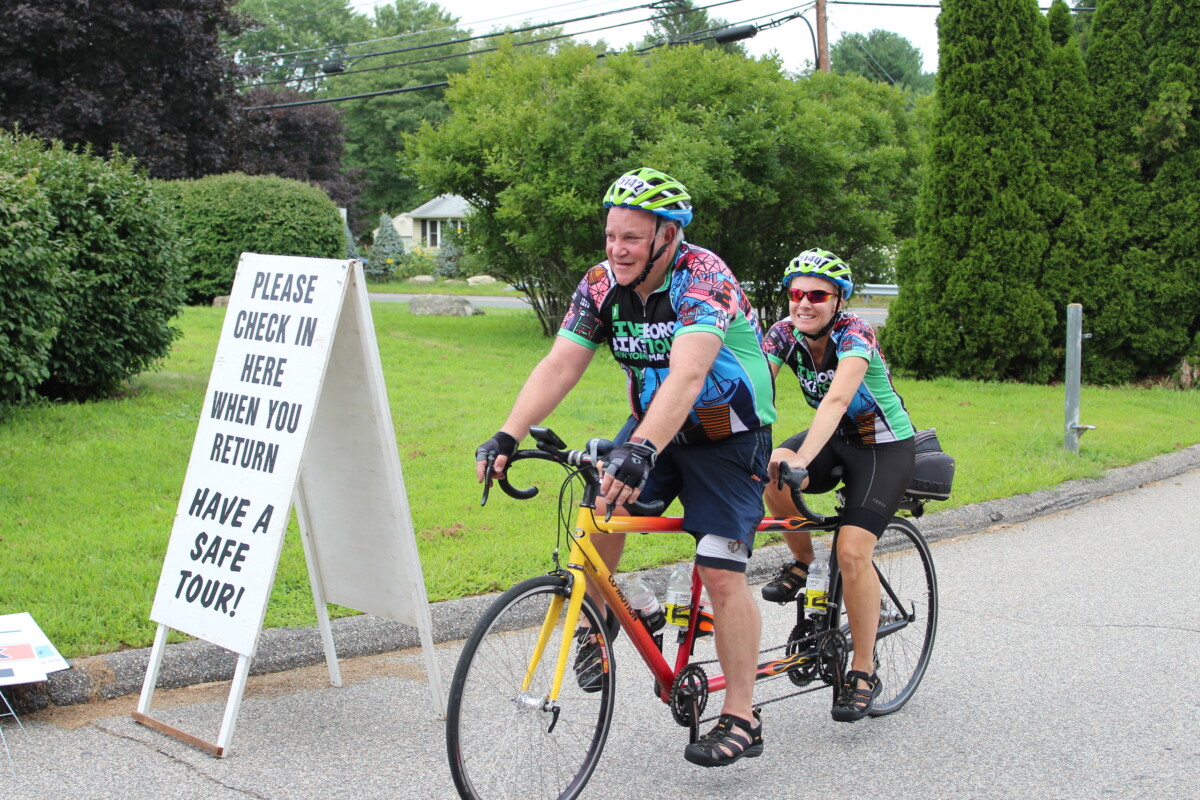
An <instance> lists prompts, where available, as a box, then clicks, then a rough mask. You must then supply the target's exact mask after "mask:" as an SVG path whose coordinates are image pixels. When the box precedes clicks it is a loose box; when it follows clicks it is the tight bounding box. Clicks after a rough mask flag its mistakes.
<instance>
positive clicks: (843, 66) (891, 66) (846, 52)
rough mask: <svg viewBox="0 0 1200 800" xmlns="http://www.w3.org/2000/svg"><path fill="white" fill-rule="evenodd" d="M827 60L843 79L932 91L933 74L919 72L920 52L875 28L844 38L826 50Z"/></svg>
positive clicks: (898, 35) (909, 43)
mask: <svg viewBox="0 0 1200 800" xmlns="http://www.w3.org/2000/svg"><path fill="white" fill-rule="evenodd" d="M829 60H830V62H831V66H832V68H833V71H834V72H836V73H839V74H842V75H861V76H862V77H864V78H866V79H867V80H870V81H880V82H882V83H890V84H891V85H893V86H899V87H900V88H902V89H909V90H911V91H914V92H919V93H921V94H928V93H929V92H932V91H933V81H934V73H932V72H922V71H921V67H922V65H923V63H924V58H923V57H922V55H921V51H920V50H919V49H918V48H917V47H915V46H914V45H913V44H912V42H910V41H909V40H908V39H905V38H904V37H903V36H901V35H900V34H898V33H893V32H891V31H885V30H880V29H878V28H877V29H875V30H873V31H871V32H870V33H867V34H862V33H847V34H844V35H843V36H842V38H840V39H838V40H837V41H836V42H835V43H834V45H833V47H831V48H830V49H829Z"/></svg>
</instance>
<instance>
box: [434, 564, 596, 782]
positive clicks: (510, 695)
mask: <svg viewBox="0 0 1200 800" xmlns="http://www.w3.org/2000/svg"><path fill="white" fill-rule="evenodd" d="M566 593H567V581H566V579H565V578H563V577H562V576H558V575H545V576H542V577H539V578H533V579H531V580H527V581H523V582H522V583H519V584H517V585H516V586H514V587H513V588H512V589H509V590H508V591H507V592H505V593H504V594H503V595H501V596H500V597H499V599H497V600H496V602H494V603H493V604H492V606H491V607H490V608H489V609H488V610H487V612H485V613H484V615H483V617H482V618H481V619H480V620H479V623H478V624H477V625H476V626H475V631H474V633H472V634H471V638H469V639H468V640H467V642H466V644H465V645H464V646H463V651H462V655H460V656H459V660H458V667H457V668H456V669H455V671H454V680H453V682H452V683H451V685H450V699H449V704H448V707H447V717H446V747H447V750H448V754H449V757H450V772H451V773H452V774H453V776H454V785H455V786H456V787H457V788H458V793H459V795H460V796H462V797H464V798H470V799H471V800H505V798H519V799H520V800H569V799H570V798H574V797H577V796H578V795H579V793H580V792H581V791H582V790H583V787H584V786H585V785H586V784H587V782H588V779H589V778H590V777H591V775H592V771H593V770H594V769H595V768H596V763H597V761H599V759H600V753H601V751H602V750H603V749H604V742H605V740H606V739H607V738H608V729H609V725H610V724H611V721H612V712H613V686H614V683H613V680H614V670H615V667H616V664H615V662H614V660H613V654H612V648H611V643H610V642H609V641H608V637H607V636H600V637H597V644H598V645H599V658H600V664H601V666H602V667H603V670H602V671H601V670H597V671H598V672H599V678H598V679H593V681H594V682H593V683H591V685H590V686H589V688H592V689H595V691H591V692H585V691H583V689H581V688H580V686H579V682H578V681H577V680H576V676H575V671H574V669H573V667H574V664H575V658H576V654H577V653H578V650H579V647H580V645H581V642H580V641H579V637H574V631H566V630H564V621H565V617H566V597H565V595H566ZM555 600H559V601H561V602H560V603H559V605H560V606H561V610H560V612H559V614H558V616H557V619H555V620H554V622H553V626H554V627H553V631H552V633H551V636H550V640H549V642H548V643H547V646H546V649H545V650H544V651H543V654H542V657H541V658H540V660H539V661H538V663H537V664H536V665H535V668H534V673H533V680H532V682H531V683H530V684H529V688H528V689H526V690H525V691H522V690H521V686H522V683H523V681H524V679H525V675H526V671H527V670H528V668H529V662H530V659H531V658H532V656H533V653H534V650H535V647H536V644H537V641H538V635H539V633H540V631H541V626H542V623H543V621H544V620H545V619H546V615H547V612H548V611H549V610H550V608H551V603H552V602H554V601H555ZM584 619H586V620H587V623H588V624H590V626H591V628H592V630H596V631H599V630H602V626H601V623H600V613H599V612H598V611H597V610H596V606H595V604H594V603H593V602H592V600H591V598H588V597H585V598H584V601H583V608H582V610H581V612H580V623H579V624H580V625H582V624H583V623H584ZM564 635H565V636H571V637H573V638H574V641H573V642H572V644H571V657H570V659H569V660H568V662H567V670H566V674H565V675H564V676H563V681H562V689H561V691H560V692H559V697H558V699H557V701H555V702H554V703H550V702H549V701H548V699H547V698H548V696H549V694H550V688H551V683H552V681H553V679H554V670H555V664H556V661H557V659H558V648H559V645H560V644H561V642H562V638H563V636H564Z"/></svg>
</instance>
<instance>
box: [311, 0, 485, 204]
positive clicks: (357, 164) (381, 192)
mask: <svg viewBox="0 0 1200 800" xmlns="http://www.w3.org/2000/svg"><path fill="white" fill-rule="evenodd" d="M457 22H458V20H457V18H455V17H453V16H451V15H450V14H449V13H448V12H446V11H444V10H442V9H441V8H440V7H439V6H438V5H437V4H436V3H432V2H424V0H394V2H393V3H392V4H391V5H384V6H379V7H377V8H376V9H375V18H374V21H373V33H372V35H373V36H375V37H379V36H392V37H399V38H396V39H395V40H392V41H391V42H388V43H387V44H388V45H389V47H388V48H384V47H381V46H380V44H379V43H376V44H373V45H371V47H370V50H371V51H378V50H382V49H395V48H422V49H413V50H410V51H408V52H403V53H395V54H392V55H387V56H378V57H371V58H362V59H361V60H357V61H356V60H354V59H353V57H351V58H350V59H349V61H348V64H349V68H348V69H347V70H346V72H345V73H343V74H341V75H336V76H331V77H330V78H328V79H327V80H326V81H325V85H324V86H323V87H322V90H321V91H322V93H323V94H324V95H326V96H334V97H343V96H347V95H352V94H366V93H369V92H378V91H387V90H391V89H402V88H413V87H418V86H427V85H430V84H438V83H444V82H446V81H447V79H449V78H450V77H451V76H452V75H456V74H459V73H461V72H462V71H463V70H465V69H466V68H467V59H465V58H462V57H460V56H462V55H463V54H465V53H466V52H468V51H469V49H470V47H471V45H470V44H468V43H462V44H452V45H440V46H437V47H428V45H437V44H440V43H441V42H448V41H452V40H455V39H462V38H464V37H466V36H468V35H469V34H468V33H467V32H465V31H462V30H460V29H458V28H457V27H456V25H457ZM487 46H494V44H493V43H490V42H489V44H488V45H487ZM355 52H358V51H355ZM351 55H353V54H351ZM397 65H407V66H397ZM384 67H386V68H384ZM444 91H445V90H444V89H442V88H434V89H419V90H416V91H409V92H403V93H399V94H391V95H385V96H382V97H374V98H371V99H369V100H355V101H351V102H346V103H342V104H340V105H341V108H342V112H343V114H344V121H345V125H346V130H347V138H346V154H345V164H346V166H347V167H349V168H352V169H358V170H361V174H362V183H363V187H362V203H363V206H364V207H365V208H366V209H368V210H369V211H371V212H373V213H378V212H380V211H386V212H388V213H390V214H393V215H395V214H398V213H400V212H402V211H408V210H411V209H413V208H416V207H417V206H418V205H420V204H421V203H423V202H425V201H426V200H428V199H429V198H430V197H431V196H432V195H429V194H427V193H423V192H421V190H420V189H419V188H418V187H417V184H416V182H415V181H414V180H413V178H412V176H411V175H408V174H406V173H405V172H403V171H402V170H401V168H400V166H399V164H398V158H399V156H400V153H401V151H402V150H403V149H404V136H405V134H407V133H412V132H414V131H416V130H417V129H418V128H419V127H420V126H421V124H422V123H424V122H430V123H437V122H440V121H441V120H443V119H445V118H446V115H447V113H448V111H447V108H446V103H445V100H444ZM372 219H373V217H372Z"/></svg>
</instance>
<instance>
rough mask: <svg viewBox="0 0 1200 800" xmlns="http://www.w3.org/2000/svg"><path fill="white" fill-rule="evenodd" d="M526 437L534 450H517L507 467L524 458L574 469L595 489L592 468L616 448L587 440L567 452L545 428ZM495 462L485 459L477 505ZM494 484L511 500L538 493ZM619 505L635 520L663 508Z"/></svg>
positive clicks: (485, 496) (489, 482)
mask: <svg viewBox="0 0 1200 800" xmlns="http://www.w3.org/2000/svg"><path fill="white" fill-rule="evenodd" d="M529 434H530V436H532V437H533V439H534V441H535V442H536V443H537V449H536V450H518V451H517V452H515V453H513V455H512V458H510V459H509V460H508V465H507V466H512V465H513V464H515V463H516V462H518V461H523V460H524V459H527V458H538V459H541V460H543V461H553V462H554V463H556V464H561V465H563V466H564V467H578V468H579V471H580V473H581V474H582V475H583V477H584V480H585V481H587V483H588V484H589V485H591V486H594V487H596V488H599V486H600V473H599V470H598V469H597V466H596V465H597V464H598V463H599V462H600V461H602V460H603V457H604V456H606V455H608V453H609V452H611V451H612V449H613V448H614V447H616V446H617V445H616V443H615V442H612V441H609V440H608V439H589V440H588V442H587V444H586V445H585V449H583V450H568V449H567V445H566V443H565V442H563V440H562V439H560V438H559V437H558V435H557V434H556V433H555V432H554V431H552V430H550V429H549V428H544V427H540V426H535V427H532V428H530V429H529ZM495 460H496V459H495V456H489V457H488V462H487V472H486V473H485V474H486V475H487V477H486V478H485V480H484V483H483V499H482V500H481V501H480V503H479V504H480V505H486V504H487V501H488V492H489V491H490V489H491V486H492V465H493V464H494V462H495ZM506 469H507V467H506ZM496 481H497V482H498V483H499V484H500V488H501V489H502V490H503V491H504V493H505V494H506V495H508V496H509V497H511V498H513V499H514V500H530V499H532V498H533V497H536V496H537V493H538V488H537V487H536V486H530V487H529V488H528V489H518V488H517V487H515V486H513V485H512V484H511V483H509V482H508V478H497V479H496ZM622 505H624V506H625V507H626V508H627V509H629V512H630V513H631V514H633V515H634V516H638V517H656V516H658V515H659V514H661V513H662V512H663V509H664V508H666V503H663V502H662V501H660V500H656V501H654V502H651V503H640V502H637V501H633V502H625V503H622ZM610 514H611V511H610Z"/></svg>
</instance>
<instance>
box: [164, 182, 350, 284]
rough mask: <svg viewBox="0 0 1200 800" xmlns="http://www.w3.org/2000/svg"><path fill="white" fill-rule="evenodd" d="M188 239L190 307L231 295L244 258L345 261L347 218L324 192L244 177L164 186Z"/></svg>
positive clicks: (170, 183)
mask: <svg viewBox="0 0 1200 800" xmlns="http://www.w3.org/2000/svg"><path fill="white" fill-rule="evenodd" d="M162 186H163V191H164V193H165V194H166V196H167V197H168V198H169V199H170V202H171V205H172V207H173V209H174V212H175V214H176V216H177V218H178V220H179V223H180V227H181V229H182V232H183V235H184V237H185V238H186V239H188V241H189V244H188V247H187V255H188V260H189V263H190V266H191V273H190V275H189V276H188V278H187V300H188V302H189V303H193V304H195V303H209V302H212V299H213V298H214V297H217V296H220V295H226V294H229V291H230V289H231V288H232V286H233V277H234V274H235V273H236V271H237V264H238V259H239V258H240V256H241V254H242V253H245V252H250V253H265V254H270V255H285V256H310V257H314V258H341V257H342V256H343V254H344V252H345V246H346V243H345V239H344V234H343V226H342V218H341V215H340V214H339V213H338V210H337V207H336V206H335V205H334V204H333V201H332V200H330V199H329V196H328V195H326V194H325V192H323V191H322V190H321V189H318V188H316V187H313V186H309V185H308V184H306V183H301V182H300V181H294V180H288V179H286V178H277V177H275V176H256V177H251V176H248V175H242V174H241V173H236V172H235V173H230V174H228V175H212V176H209V177H207V178H200V179H199V180H194V181H171V182H169V183H164V184H162Z"/></svg>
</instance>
